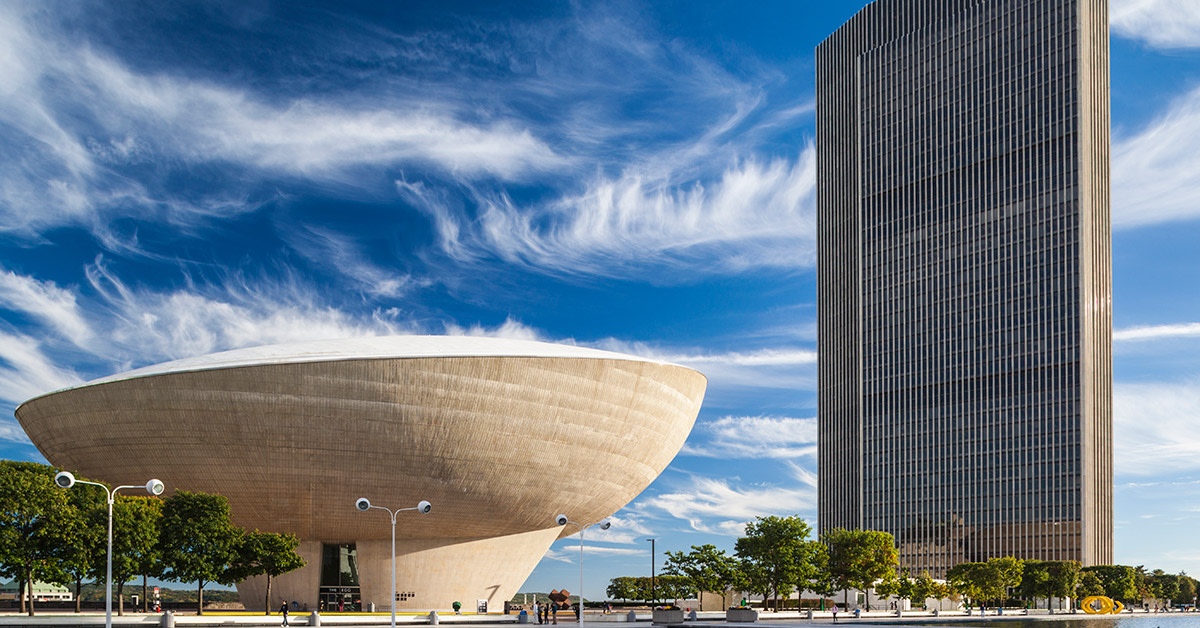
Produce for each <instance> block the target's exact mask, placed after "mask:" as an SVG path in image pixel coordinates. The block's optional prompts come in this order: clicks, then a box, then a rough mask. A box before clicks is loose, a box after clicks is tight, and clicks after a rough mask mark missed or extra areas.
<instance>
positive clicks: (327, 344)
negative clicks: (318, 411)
mask: <svg viewBox="0 0 1200 628" xmlns="http://www.w3.org/2000/svg"><path fill="white" fill-rule="evenodd" d="M472 357H480V358H578V359H593V360H598V359H604V360H626V361H631V362H648V363H652V364H661V365H664V366H679V367H680V368H689V367H685V366H682V365H678V364H672V363H670V362H666V361H663V360H656V359H653V358H646V357H642V356H636V355H629V354H625V353H617V352H615V351H604V350H602V349H592V348H590V347H580V346H577V345H565V344H556V343H550V342H541V341H536V340H523V339H515V338H495V337H490V336H421V335H399V336H367V337H357V338H332V339H324V340H308V341H302V342H290V343H283V344H275V345H263V346H258V347H246V348H242V349H233V350H230V351H221V352H218V353H209V354H206V355H200V356H195V357H189V358H182V359H179V360H172V361H170V362H163V363H160V364H153V365H150V366H144V367H141V368H137V369H133V370H130V371H124V372H121V373H114V374H112V375H108V376H105V377H100V378H97V379H93V380H89V381H86V382H83V383H80V384H75V385H73V386H67V387H65V388H60V389H58V390H53V391H50V392H46V393H43V394H40V395H37V396H35V397H31V398H30V399H28V400H26V401H25V402H24V403H22V404H21V405H22V406H23V405H25V404H28V403H30V402H32V401H34V400H37V399H40V398H42V397H47V396H50V395H55V394H58V393H62V392H67V391H70V390H76V389H79V388H87V387H91V386H97V385H100V384H107V383H111V382H117V381H125V380H130V379H139V378H143V377H153V376H155V375H166V374H172V373H188V372H197V371H210V370H219V369H226V368H239V367H247V366H267V365H274V364H303V363H312V362H337V361H343V360H380V359H416V358H472ZM690 370H695V369H690ZM701 375H702V376H703V373H701Z"/></svg>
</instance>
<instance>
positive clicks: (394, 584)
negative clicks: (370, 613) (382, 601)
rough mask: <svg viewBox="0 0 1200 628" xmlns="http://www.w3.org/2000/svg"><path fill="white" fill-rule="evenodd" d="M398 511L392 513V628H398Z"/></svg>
mask: <svg viewBox="0 0 1200 628" xmlns="http://www.w3.org/2000/svg"><path fill="white" fill-rule="evenodd" d="M397 512H400V511H398V510H397V511H396V512H393V513H392V604H391V606H392V628H396V513H397Z"/></svg>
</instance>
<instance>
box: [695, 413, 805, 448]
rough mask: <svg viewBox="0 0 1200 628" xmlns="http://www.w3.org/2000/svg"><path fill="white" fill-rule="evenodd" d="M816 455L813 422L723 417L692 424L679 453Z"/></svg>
mask: <svg viewBox="0 0 1200 628" xmlns="http://www.w3.org/2000/svg"><path fill="white" fill-rule="evenodd" d="M816 452H817V420H816V419H815V418H792V417H773V416H725V417H721V418H719V419H716V420H715V421H702V422H698V423H697V424H696V427H695V428H694V429H693V430H692V434H691V436H690V437H688V441H687V443H686V444H685V445H684V448H683V451H682V452H681V453H683V454H685V455H692V456H705V457H710V458H726V459H728V458H751V459H762V458H786V459H792V458H800V457H803V456H813V455H815V454H816Z"/></svg>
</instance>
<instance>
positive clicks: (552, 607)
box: [550, 602, 558, 626]
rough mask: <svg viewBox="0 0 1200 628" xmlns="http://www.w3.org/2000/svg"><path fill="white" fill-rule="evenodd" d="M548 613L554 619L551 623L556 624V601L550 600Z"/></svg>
mask: <svg viewBox="0 0 1200 628" xmlns="http://www.w3.org/2000/svg"><path fill="white" fill-rule="evenodd" d="M550 615H551V617H553V618H554V621H553V622H552V623H553V624H554V625H555V626H557V625H558V602H552V603H551V604H550Z"/></svg>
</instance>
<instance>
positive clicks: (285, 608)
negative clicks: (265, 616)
mask: <svg viewBox="0 0 1200 628" xmlns="http://www.w3.org/2000/svg"><path fill="white" fill-rule="evenodd" d="M279 614H280V615H283V625H284V626H286V625H288V623H287V617H288V604H287V600H284V601H283V606H280V607H279Z"/></svg>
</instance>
